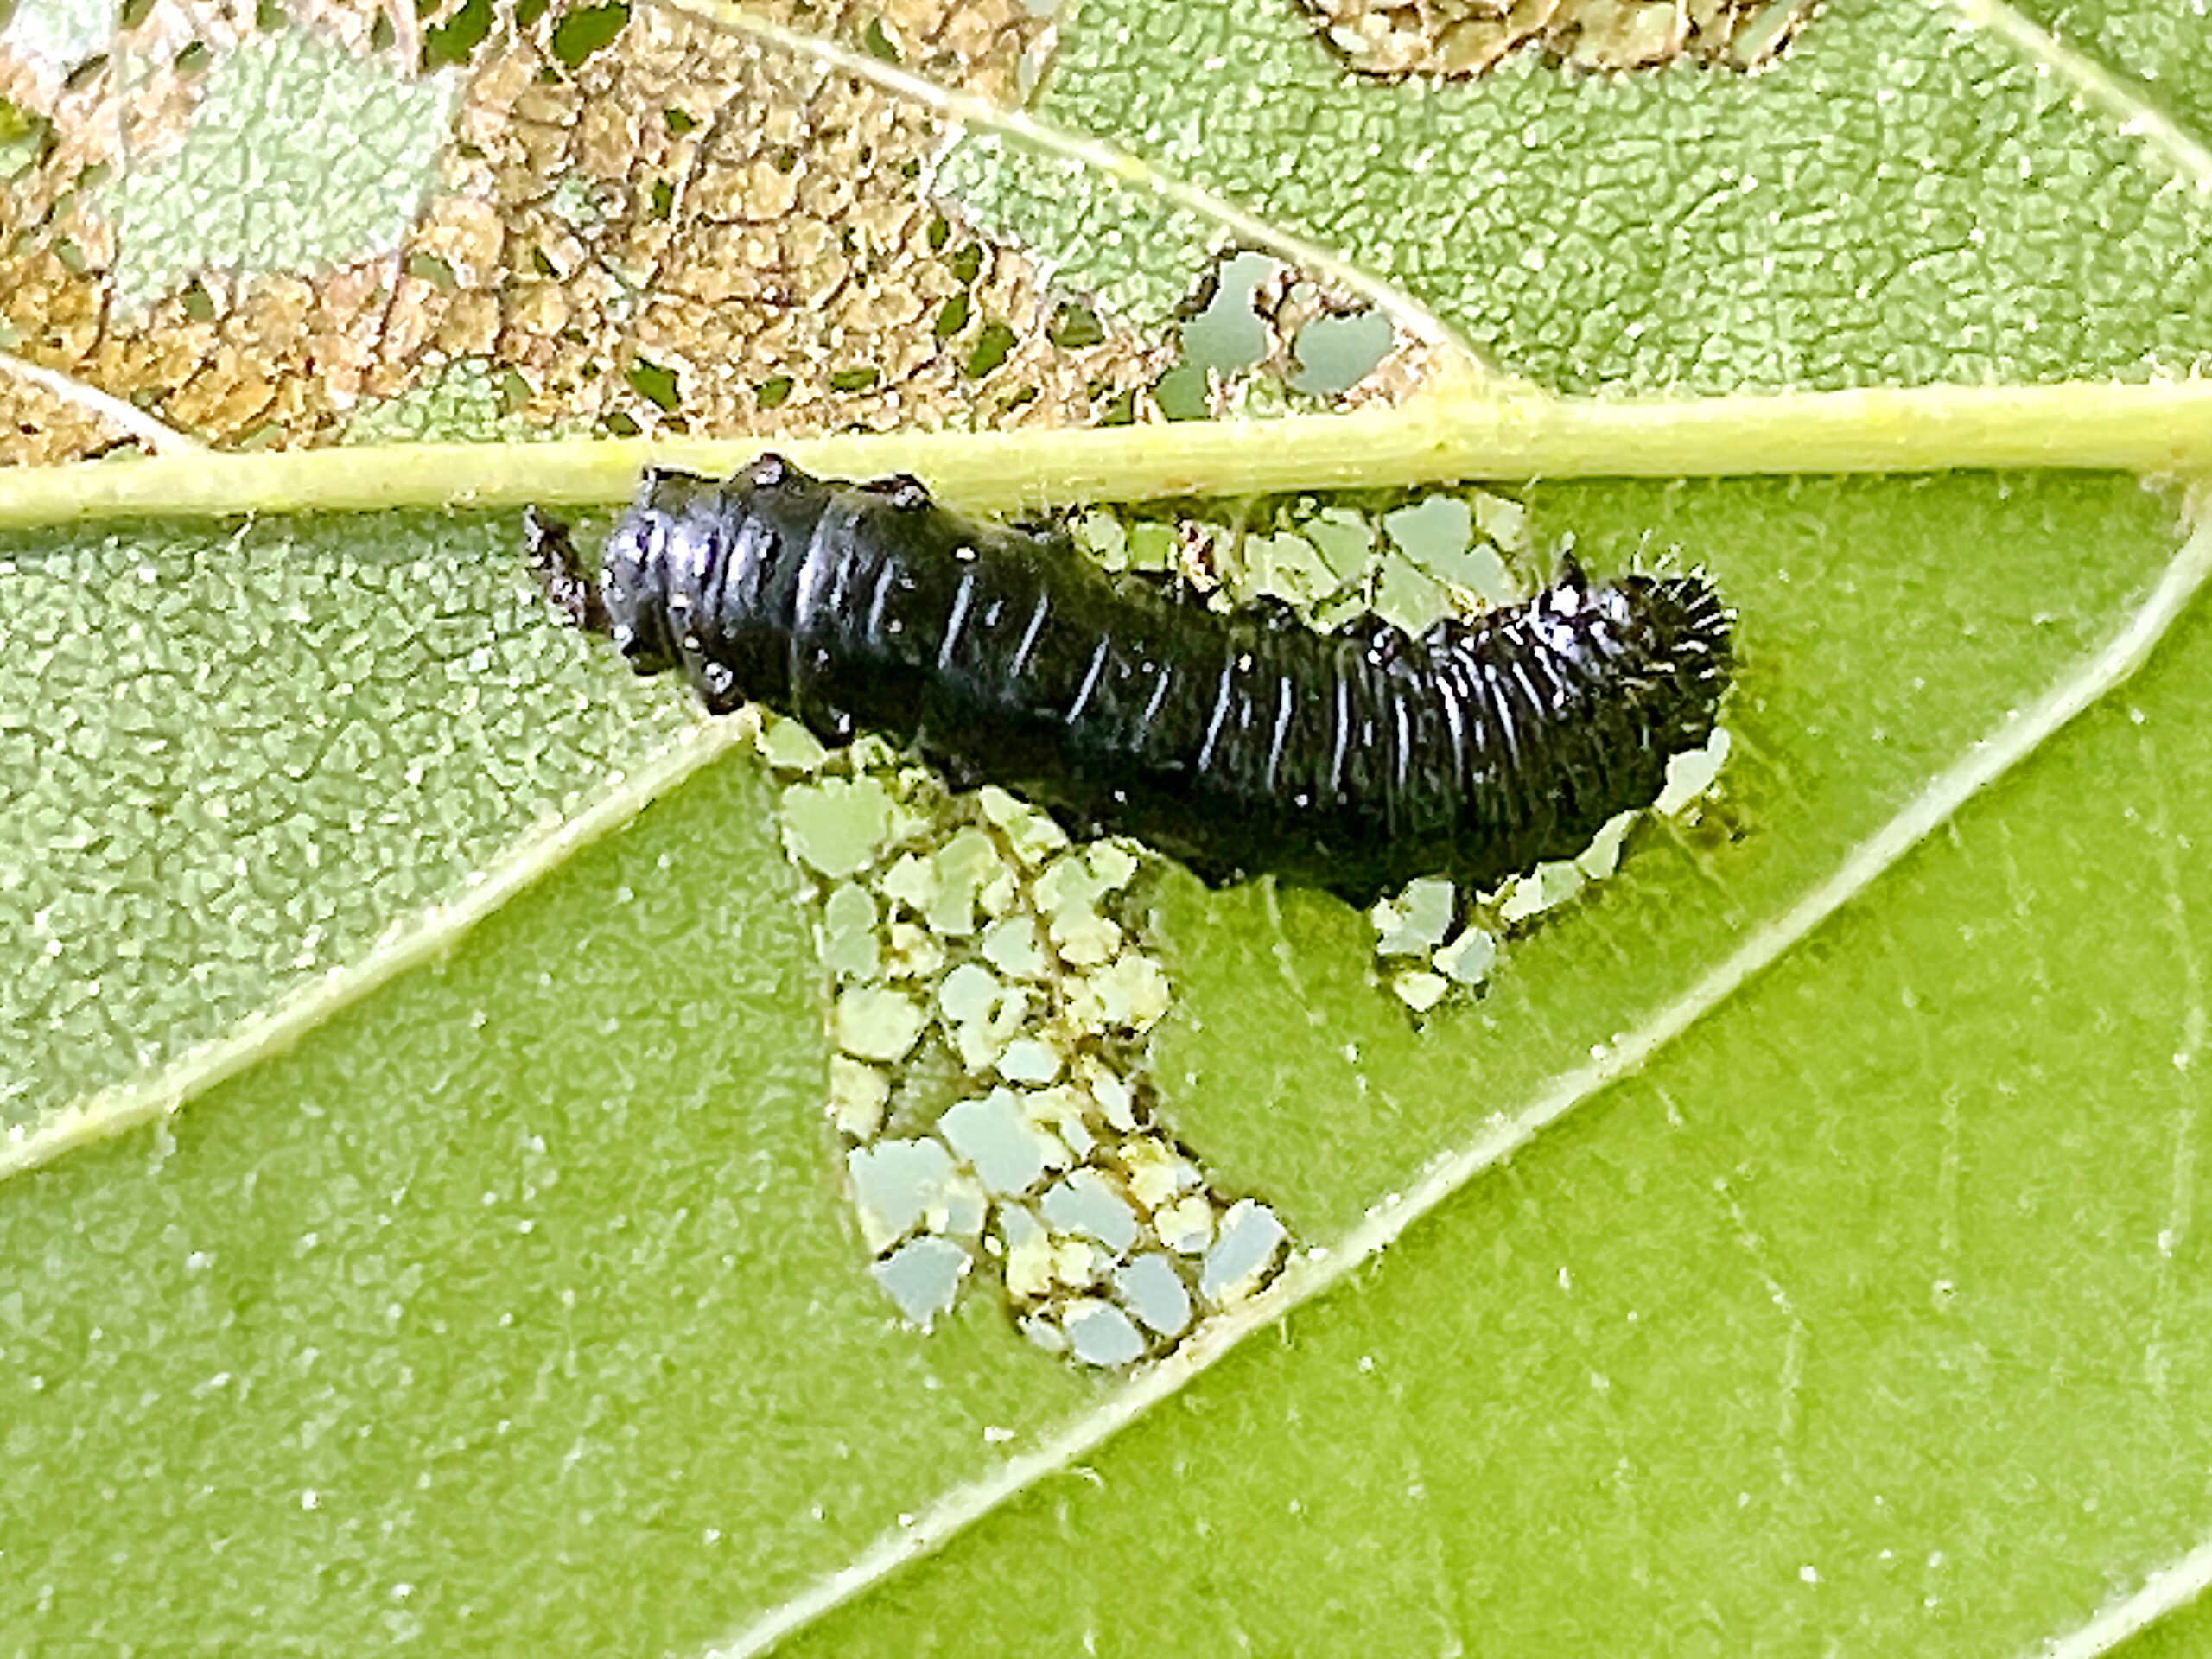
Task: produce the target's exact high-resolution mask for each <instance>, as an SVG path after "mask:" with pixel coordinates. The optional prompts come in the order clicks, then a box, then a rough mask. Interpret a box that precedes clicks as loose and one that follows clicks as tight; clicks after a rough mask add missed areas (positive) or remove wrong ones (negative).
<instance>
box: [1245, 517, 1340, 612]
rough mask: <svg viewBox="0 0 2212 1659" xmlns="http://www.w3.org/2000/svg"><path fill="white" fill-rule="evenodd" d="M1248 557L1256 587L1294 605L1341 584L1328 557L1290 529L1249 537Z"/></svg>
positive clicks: (1310, 600)
mask: <svg viewBox="0 0 2212 1659" xmlns="http://www.w3.org/2000/svg"><path fill="white" fill-rule="evenodd" d="M1244 559H1245V568H1246V569H1247V570H1248V571H1249V574H1250V576H1251V580H1252V582H1253V585H1254V586H1255V587H1256V588H1259V589H1260V590H1261V591H1262V592H1263V593H1269V594H1274V595H1275V596H1276V597H1277V598H1279V599H1284V600H1287V601H1290V602H1291V603H1292V604H1294V605H1310V604H1312V603H1313V601H1315V600H1317V599H1319V598H1321V597H1323V596H1324V595H1325V594H1327V593H1329V592H1330V590H1331V589H1332V588H1335V587H1336V585H1337V577H1336V575H1335V573H1334V572H1333V571H1332V570H1331V569H1329V565H1328V561H1327V560H1325V559H1324V558H1323V557H1322V556H1321V553H1320V550H1319V549H1318V548H1316V547H1315V546H1314V545H1313V543H1311V542H1309V541H1307V540H1306V537H1303V536H1296V535H1291V534H1289V533H1287V532H1286V533H1284V534H1281V535H1275V536H1255V537H1249V539H1248V540H1247V541H1246V542H1245V543H1244Z"/></svg>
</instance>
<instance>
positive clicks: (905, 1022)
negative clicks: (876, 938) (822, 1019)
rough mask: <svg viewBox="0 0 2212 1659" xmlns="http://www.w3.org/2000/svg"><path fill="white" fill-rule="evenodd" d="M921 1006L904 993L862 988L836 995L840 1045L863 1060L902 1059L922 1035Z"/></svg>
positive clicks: (838, 1044) (869, 987) (837, 1032)
mask: <svg viewBox="0 0 2212 1659" xmlns="http://www.w3.org/2000/svg"><path fill="white" fill-rule="evenodd" d="M922 1023H923V1015H922V1009H921V1005H920V1004H919V1003H918V1002H916V1001H914V999H913V998H912V997H911V996H908V995H906V993H905V992H903V991H893V990H887V989H883V988H880V987H877V986H860V987H855V988H851V989H849V990H845V991H842V992H840V993H839V994H838V996H837V1006H836V1014H835V1016H834V1018H833V1020H832V1024H833V1027H834V1028H835V1030H836V1036H837V1046H838V1047H840V1048H842V1049H843V1050H844V1051H845V1052H847V1053H848V1054H851V1055H855V1056H857V1057H858V1058H861V1059H864V1060H882V1061H885V1062H889V1061H892V1060H902V1059H904V1058H906V1056H907V1054H908V1053H909V1052H911V1051H912V1048H913V1046H914V1042H915V1039H917V1038H918V1037H919V1036H920V1035H921V1034H922Z"/></svg>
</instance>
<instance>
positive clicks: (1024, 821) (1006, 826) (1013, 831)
mask: <svg viewBox="0 0 2212 1659" xmlns="http://www.w3.org/2000/svg"><path fill="white" fill-rule="evenodd" d="M976 804H977V805H978V806H979V807H980V808H981V809H982V814H983V817H984V819H985V820H986V821H987V822H988V823H992V824H994V825H995V826H996V827H997V829H998V831H999V833H1000V834H1001V836H1004V837H1005V838H1006V844H1007V850H1008V851H1010V852H1011V853H1013V855H1014V857H1015V858H1016V859H1018V860H1019V861H1020V862H1022V863H1023V864H1025V865H1027V866H1029V867H1030V868H1036V867H1037V866H1038V865H1039V864H1040V863H1042V862H1043V861H1045V859H1046V857H1048V856H1049V855H1052V854H1053V853H1056V852H1058V851H1059V849H1061V848H1063V847H1065V846H1066V845H1067V844H1068V834H1067V831H1066V830H1065V829H1061V828H1060V826H1059V825H1058V824H1057V823H1054V822H1053V821H1052V814H1050V813H1049V812H1040V811H1039V810H1038V809H1037V808H1035V807H1033V806H1032V805H1030V804H1028V803H1027V801H1023V800H1019V799H1017V798H1014V796H1012V795H1009V794H1007V792H1006V791H1004V790H1002V789H1000V788H998V787H996V786H995V785H985V786H984V787H983V788H982V789H981V790H979V791H977V792H976Z"/></svg>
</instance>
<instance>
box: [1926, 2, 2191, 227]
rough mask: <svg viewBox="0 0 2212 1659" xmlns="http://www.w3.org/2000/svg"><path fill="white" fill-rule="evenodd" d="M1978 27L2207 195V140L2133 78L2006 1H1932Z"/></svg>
mask: <svg viewBox="0 0 2212 1659" xmlns="http://www.w3.org/2000/svg"><path fill="white" fill-rule="evenodd" d="M1936 3H1937V4H1939V5H1942V6H1944V7H1946V8H1948V10H1952V11H1954V12H1955V13H1957V14H1958V16H1959V17H1960V19H1961V22H1964V23H1965V24H1966V25H1967V27H1968V28H1970V29H1979V30H1980V31H1981V32H1982V33H1983V34H1986V35H1988V36H1990V38H1991V39H1993V40H1995V41H1999V42H2000V43H2002V44H2003V45H2005V46H2006V47H2009V48H2011V49H2012V50H2013V51H2015V52H2017V53H2018V54H2020V55H2021V56H2022V57H2023V58H2025V59H2026V60H2028V61H2029V62H2030V63H2031V64H2033V65H2034V66H2035V67H2036V69H2037V72H2038V73H2042V74H2047V75H2049V76H2050V77H2051V78H2052V79H2055V80H2056V81H2057V82H2058V83H2059V84H2060V85H2061V86H2065V87H2066V88H2067V89H2068V90H2069V91H2070V92H2072V93H2073V94H2074V96H2075V98H2077V99H2080V100H2081V101H2082V104H2083V105H2086V106H2087V107H2088V108H2089V109H2091V110H2094V111H2097V112H2098V113H2099V114H2101V115H2104V116H2107V117H2109V118H2111V119H2112V121H2113V123H2114V124H2116V125H2117V126H2118V127H2119V129H2120V132H2121V133H2122V134H2124V135H2125V136H2126V137H2130V138H2133V139H2135V140H2136V141H2137V142H2138V143H2140V144H2141V145H2142V146H2143V148H2144V149H2145V150H2146V151H2147V152H2149V153H2150V154H2151V155H2152V156H2156V157H2158V159H2159V160H2160V161H2162V162H2164V163H2165V164H2166V166H2167V167H2169V168H2171V169H2172V171H2173V173H2174V175H2175V176H2177V178H2178V179H2180V180H2181V181H2182V182H2183V183H2184V184H2186V185H2188V186H2189V187H2190V188H2192V189H2194V190H2196V192H2197V193H2198V194H2202V195H2212V144H2207V143H2205V142H2204V140H2202V138H2199V137H2197V136H2196V134H2195V133H2193V132H2191V131H2190V130H2189V129H2188V128H2187V127H2185V126H2183V124H2181V123H2180V122H2179V121H2178V120H2177V119H2176V118H2174V116H2173V115H2172V114H2171V112H2169V111H2166V110H2164V109H2163V108H2161V107H2160V106H2159V105H2158V103H2157V102H2156V101H2155V100H2154V99H2152V97H2151V96H2150V94H2149V93H2148V92H2145V90H2144V87H2143V84H2142V83H2141V82H2140V81H2139V80H2137V79H2133V78H2132V77H2129V76H2125V75H2120V74H2116V73H2113V71H2112V70H2110V69H2107V67H2105V66H2104V65H2103V64H2101V63H2099V62H2098V61H2097V60H2095V59H2094V58H2092V57H2090V56H2089V55H2088V54H2086V53H2084V52H2081V51H2078V50H2076V49H2075V48H2073V47H2070V46H2069V45H2067V43H2066V42H2065V41H2062V40H2060V39H2059V38H2058V37H2057V36H2056V35H2053V34H2052V33H2051V32H2050V30H2049V29H2045V28H2044V27H2043V26H2042V25H2041V24H2039V23H2037V22H2035V21H2034V20H2033V19H2031V18H2030V17H2028V16H2024V14H2023V13H2021V12H2020V11H2018V10H2016V9H2015V8H2013V7H2012V5H2010V4H2008V3H2006V0H1936Z"/></svg>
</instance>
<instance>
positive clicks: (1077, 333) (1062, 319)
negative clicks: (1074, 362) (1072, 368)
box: [1045, 301, 1106, 352]
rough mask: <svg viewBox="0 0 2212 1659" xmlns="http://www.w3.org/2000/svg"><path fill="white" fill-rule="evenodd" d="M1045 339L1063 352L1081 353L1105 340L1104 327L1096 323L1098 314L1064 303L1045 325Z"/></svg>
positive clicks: (1084, 306) (1081, 306) (1087, 308)
mask: <svg viewBox="0 0 2212 1659" xmlns="http://www.w3.org/2000/svg"><path fill="white" fill-rule="evenodd" d="M1045 338H1046V339H1047V340H1051V341H1052V344H1053V345H1055V346H1058V347H1059V348H1060V349H1061V350H1062V351H1064V352H1074V351H1081V350H1082V349H1083V348H1084V347H1085V346H1096V345H1097V344H1098V343H1099V342H1100V341H1102V340H1104V339H1105V338H1106V327H1105V325H1104V324H1103V323H1102V322H1100V321H1098V314H1097V313H1096V312H1095V311H1093V310H1092V309H1091V308H1090V307H1089V306H1087V305H1078V304H1077V303H1076V302H1073V301H1069V302H1065V303H1064V304H1063V305H1062V306H1061V307H1060V308H1059V309H1058V310H1057V311H1055V312H1054V313H1053V314H1052V321H1051V322H1050V323H1049V324H1047V325H1046V329H1045Z"/></svg>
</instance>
